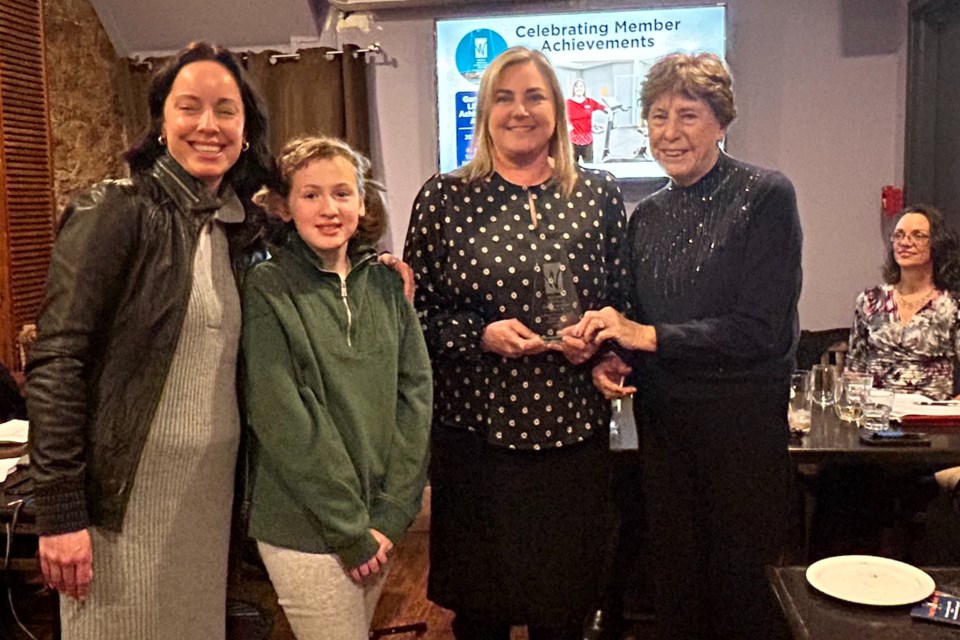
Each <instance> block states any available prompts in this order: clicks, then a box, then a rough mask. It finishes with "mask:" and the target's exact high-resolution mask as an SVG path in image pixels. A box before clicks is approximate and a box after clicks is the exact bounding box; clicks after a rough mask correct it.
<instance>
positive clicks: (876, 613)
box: [767, 567, 960, 640]
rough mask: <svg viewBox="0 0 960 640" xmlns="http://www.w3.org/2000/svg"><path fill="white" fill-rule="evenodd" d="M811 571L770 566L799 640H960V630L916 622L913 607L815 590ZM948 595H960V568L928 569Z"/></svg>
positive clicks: (772, 583)
mask: <svg viewBox="0 0 960 640" xmlns="http://www.w3.org/2000/svg"><path fill="white" fill-rule="evenodd" d="M806 570H807V568H806V567H769V568H768V569H767V574H768V575H769V578H770V585H771V587H772V588H773V591H774V593H775V594H776V596H777V599H778V600H779V602H780V606H781V608H782V609H783V612H784V615H785V616H786V619H787V622H788V623H789V625H790V630H791V632H792V633H793V637H794V638H796V639H797V640H806V639H809V640H833V639H837V640H941V639H942V640H958V638H960V627H956V626H953V625H948V624H939V623H933V622H925V621H923V620H916V619H914V618H912V617H911V616H910V608H911V607H912V605H904V606H900V607H871V606H865V605H857V604H852V603H849V602H844V601H843V600H837V599H835V598H831V597H830V596H827V595H825V594H823V593H820V592H819V591H817V590H816V589H814V588H813V587H811V586H810V584H809V583H808V582H807V578H806ZM924 571H926V572H927V573H929V574H930V577H932V578H933V580H934V582H935V583H936V585H937V589H939V590H941V591H945V592H947V593H954V594H956V593H960V568H957V567H948V568H945V567H938V568H926V567H925V568H924Z"/></svg>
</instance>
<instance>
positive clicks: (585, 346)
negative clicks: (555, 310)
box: [547, 325, 600, 365]
mask: <svg viewBox="0 0 960 640" xmlns="http://www.w3.org/2000/svg"><path fill="white" fill-rule="evenodd" d="M575 326H576V325H573V326H570V327H564V328H563V329H561V330H560V340H557V341H555V342H548V343H547V348H548V349H550V350H551V351H559V352H560V353H562V354H563V357H565V358H566V359H567V362H569V363H570V364H577V365H579V364H583V363H584V362H586V361H587V360H589V359H590V358H592V357H593V356H594V354H595V353H596V352H597V350H598V349H599V348H600V345H598V344H594V343H593V342H585V341H583V340H582V339H580V338H576V337H574V336H573V335H570V332H572V331H573V328H574V327H575Z"/></svg>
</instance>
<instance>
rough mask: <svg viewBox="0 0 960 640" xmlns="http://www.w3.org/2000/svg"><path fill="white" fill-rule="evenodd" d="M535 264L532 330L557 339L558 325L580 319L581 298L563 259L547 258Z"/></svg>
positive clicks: (554, 339) (547, 339)
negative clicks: (556, 260)
mask: <svg viewBox="0 0 960 640" xmlns="http://www.w3.org/2000/svg"><path fill="white" fill-rule="evenodd" d="M538 266H539V269H538V270H537V274H536V277H535V278H534V292H533V306H532V311H533V317H534V325H535V327H536V329H535V330H537V331H539V332H540V336H541V337H542V338H543V340H544V341H545V342H551V341H556V340H559V339H560V336H559V335H557V333H558V332H559V331H560V329H563V328H564V327H569V326H570V325H572V324H576V323H577V322H579V321H580V316H581V311H580V298H579V297H578V296H577V292H576V291H574V289H573V283H572V282H571V279H570V270H569V269H567V265H566V264H565V263H563V262H553V261H550V262H541V263H540V264H539V265H538Z"/></svg>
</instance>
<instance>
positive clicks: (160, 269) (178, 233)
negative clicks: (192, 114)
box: [26, 155, 259, 535]
mask: <svg viewBox="0 0 960 640" xmlns="http://www.w3.org/2000/svg"><path fill="white" fill-rule="evenodd" d="M220 196H221V197H215V196H214V195H213V194H211V193H210V192H209V191H207V190H206V188H205V187H204V186H203V184H202V183H201V182H199V181H198V180H196V179H195V178H193V177H192V176H191V175H190V174H188V173H187V172H186V171H185V170H184V169H183V168H182V167H181V166H180V165H179V164H177V162H176V161H174V160H173V158H171V157H170V156H169V155H167V156H163V157H161V158H159V159H158V160H157V162H156V163H155V164H154V166H153V167H152V168H151V169H150V170H149V171H147V172H144V173H142V174H138V175H135V176H134V177H133V178H132V179H130V180H115V181H105V182H102V183H100V184H98V185H96V186H94V187H93V188H91V189H90V190H89V191H87V192H86V193H84V194H83V195H81V196H79V197H78V198H76V199H75V201H74V202H73V203H72V204H71V205H70V207H69V208H68V209H67V211H66V213H65V214H64V218H63V221H62V223H61V227H60V231H59V234H58V236H57V242H56V244H55V245H54V248H53V255H52V258H51V262H50V270H49V274H48V278H47V293H46V300H45V303H44V309H43V311H42V313H41V315H40V318H39V320H38V321H37V329H38V332H37V340H36V342H35V343H34V344H33V346H32V348H31V352H30V361H29V363H28V365H27V387H26V396H27V408H28V413H29V417H30V461H31V464H30V469H31V473H32V475H33V480H34V484H35V491H36V495H35V500H36V512H37V530H38V533H40V534H45V535H52V534H58V533H66V532H69V531H77V530H80V529H84V528H86V527H88V526H90V525H91V524H95V525H97V526H100V527H103V528H106V529H109V530H112V531H120V529H121V526H122V524H123V516H124V513H125V511H126V507H127V501H128V499H129V496H130V491H131V489H132V487H133V479H134V476H135V474H136V470H137V465H138V464H139V462H140V455H141V452H142V450H143V445H144V442H145V441H146V437H147V430H148V427H149V425H150V422H151V420H152V419H153V416H154V413H155V411H156V408H157V405H158V402H159V400H160V395H161V391H162V390H163V386H164V382H165V380H166V378H167V374H168V372H169V368H170V365H171V362H172V360H173V354H174V351H175V350H176V347H177V342H178V340H179V336H180V331H181V328H182V324H183V319H184V316H185V314H186V308H187V302H188V300H189V297H190V288H191V281H192V277H193V273H192V272H193V256H194V250H195V248H196V244H197V238H198V233H199V231H200V229H201V227H202V226H203V225H204V224H205V223H206V222H207V221H208V220H209V219H210V218H211V216H213V215H214V213H216V211H217V210H218V209H220V208H221V206H223V205H224V204H225V203H226V202H228V201H229V200H230V199H232V200H233V204H234V205H239V203H238V202H237V201H236V196H235V195H233V191H232V190H231V189H229V188H224V189H221V193H220ZM234 210H236V208H235V207H234ZM248 218H249V216H248ZM222 221H223V222H226V220H222ZM225 229H226V232H227V235H228V238H229V240H230V254H231V259H232V260H233V263H234V267H235V271H237V272H238V271H239V269H240V268H241V266H242V265H243V264H244V260H245V257H246V256H248V255H249V252H250V251H252V249H253V247H254V246H255V242H256V239H257V235H258V231H259V229H258V227H257V225H256V224H255V222H253V221H250V220H247V221H244V222H242V223H235V224H227V225H225Z"/></svg>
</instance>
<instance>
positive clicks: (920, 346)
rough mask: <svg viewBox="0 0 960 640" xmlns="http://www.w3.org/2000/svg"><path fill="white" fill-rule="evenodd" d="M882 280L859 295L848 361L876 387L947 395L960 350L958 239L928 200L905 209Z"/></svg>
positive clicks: (950, 392)
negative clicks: (870, 376) (871, 377)
mask: <svg viewBox="0 0 960 640" xmlns="http://www.w3.org/2000/svg"><path fill="white" fill-rule="evenodd" d="M883 279H884V281H885V282H886V284H883V285H881V286H879V287H874V288H872V289H868V290H866V291H864V292H863V293H861V294H860V296H859V297H858V298H857V303H856V310H855V316H854V322H853V329H852V330H851V332H850V348H849V353H848V356H847V368H848V369H849V370H851V371H856V372H860V373H868V374H870V375H872V376H873V384H874V386H875V387H883V388H889V389H894V390H896V391H901V392H905V393H921V394H923V395H925V396H928V397H930V398H932V399H934V400H943V399H948V398H952V397H953V396H954V395H955V392H954V384H953V379H954V371H955V369H956V367H957V363H958V353H960V348H958V347H960V345H958V340H960V331H958V329H960V304H958V300H957V297H956V294H957V293H958V292H960V241H958V238H957V234H956V232H954V230H953V229H951V228H950V227H949V225H948V224H947V223H946V221H945V220H944V219H943V216H942V215H941V213H940V212H939V211H937V210H936V209H935V208H933V207H931V206H928V205H912V206H909V207H907V208H906V209H904V210H903V212H902V213H901V214H900V217H899V219H898V221H897V225H896V228H895V229H894V231H893V233H892V234H891V236H890V248H889V250H888V251H887V259H886V262H885V263H884V265H883Z"/></svg>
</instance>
